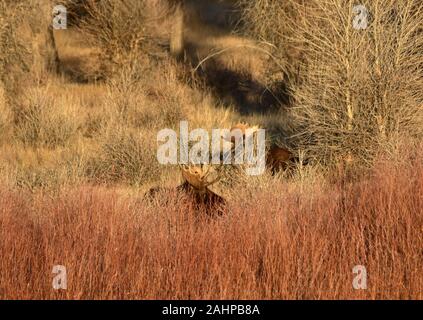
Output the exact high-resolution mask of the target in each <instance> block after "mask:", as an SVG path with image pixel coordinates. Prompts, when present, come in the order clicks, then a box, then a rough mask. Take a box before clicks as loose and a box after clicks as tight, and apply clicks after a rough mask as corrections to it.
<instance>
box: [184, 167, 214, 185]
mask: <svg viewBox="0 0 423 320" xmlns="http://www.w3.org/2000/svg"><path fill="white" fill-rule="evenodd" d="M181 172H182V176H183V178H184V179H185V181H186V182H188V183H189V184H190V185H191V186H192V187H194V188H195V189H196V190H198V191H205V190H206V189H207V187H209V186H211V185H212V184H214V183H216V182H217V181H219V179H220V175H219V174H217V172H216V170H214V168H213V167H212V166H210V165H207V164H203V165H182V166H181ZM213 174H215V175H216V176H215V177H212V175H213Z"/></svg>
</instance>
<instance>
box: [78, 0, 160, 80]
mask: <svg viewBox="0 0 423 320" xmlns="http://www.w3.org/2000/svg"><path fill="white" fill-rule="evenodd" d="M83 9H84V10H85V12H86V14H85V17H84V18H83V19H82V20H81V22H80V24H79V28H80V29H81V31H82V32H84V33H85V34H86V35H87V36H88V39H89V40H90V41H91V42H92V43H93V44H94V45H95V46H96V47H98V48H100V49H101V51H102V57H101V59H102V62H103V64H104V65H103V69H104V70H103V75H104V76H105V77H108V76H109V75H113V74H114V73H115V72H116V71H117V70H119V68H120V67H122V66H124V65H128V64H130V63H131V61H133V60H134V59H137V60H141V59H144V61H143V62H142V63H144V64H145V63H146V61H145V59H147V58H148V56H155V55H160V54H161V53H162V51H163V49H162V48H160V46H159V45H160V43H162V44H163V41H168V40H167V37H165V38H164V39H163V38H162V37H160V29H158V28H157V27H156V26H157V22H158V21H159V20H163V18H164V17H165V16H166V14H167V6H166V5H165V4H164V2H163V1H161V0H153V1H144V0H142V1H138V0H113V1H96V0H88V1H85V2H84V3H83Z"/></svg>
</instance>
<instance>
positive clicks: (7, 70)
mask: <svg viewBox="0 0 423 320" xmlns="http://www.w3.org/2000/svg"><path fill="white" fill-rule="evenodd" d="M51 4H52V3H51V2H50V0H39V1H21V0H19V1H9V0H0V79H1V80H3V81H4V83H5V85H6V89H7V91H8V92H11V93H13V94H16V92H19V91H20V90H21V89H22V87H23V85H24V84H34V83H38V82H39V81H40V80H45V78H46V74H47V73H48V72H50V71H56V70H57V67H58V57H57V50H56V47H55V43H54V37H53V31H52V27H51V12H52V5H51Z"/></svg>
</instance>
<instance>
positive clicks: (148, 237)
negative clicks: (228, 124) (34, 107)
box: [0, 159, 423, 299]
mask: <svg viewBox="0 0 423 320" xmlns="http://www.w3.org/2000/svg"><path fill="white" fill-rule="evenodd" d="M312 189H313V190H314V191H313V192H314V193H313V196H311V195H310V193H308V192H307V193H306V192H300V191H299V190H293V189H292V188H291V189H289V191H288V188H286V185H285V183H284V182H283V181H281V182H279V183H277V185H275V186H272V188H271V190H264V191H262V192H260V193H257V194H254V195H252V196H249V197H246V201H245V202H244V203H230V204H229V208H228V213H227V215H226V216H224V217H221V218H213V219H211V218H204V217H202V216H201V215H200V216H199V215H198V214H195V213H193V212H191V211H190V210H189V208H187V207H186V206H185V205H184V203H183V201H182V200H177V199H175V202H176V205H175V204H174V203H169V204H167V205H166V204H162V205H160V204H158V206H157V207H151V206H150V207H149V206H148V205H146V204H145V203H144V202H143V201H141V200H139V199H138V200H137V199H135V198H128V197H127V198H123V197H122V196H118V194H117V192H115V191H113V190H105V189H100V188H91V187H79V188H76V189H73V190H68V191H63V192H62V193H61V194H59V195H54V196H52V195H48V194H36V195H30V194H25V193H22V192H16V191H8V190H0V243H1V245H0V256H1V259H0V298H1V299H6V298H7V299H24V298H25V299H112V298H117V299H338V298H345V299H379V298H387V299H399V298H401V299H410V298H415V299H422V297H423V276H422V270H423V256H422V254H423V253H422V249H423V215H422V211H423V197H422V195H423V165H422V162H421V159H419V160H418V161H417V160H416V161H414V162H413V163H411V164H409V165H406V166H400V165H397V166H389V165H386V164H382V165H380V166H379V168H377V169H375V170H373V171H372V172H371V173H369V174H368V175H367V176H366V177H363V178H362V179H361V180H360V181H359V182H355V183H345V182H342V181H338V182H335V183H333V184H332V185H330V187H322V186H318V185H316V186H313V187H312ZM169 197H172V195H169ZM53 265H64V266H66V268H67V275H68V280H67V290H54V289H53V288H52V279H53V276H54V274H53V273H52V268H53ZM355 265H364V266H365V267H366V269H367V276H368V279H367V290H355V289H353V286H352V281H353V279H354V277H355V274H353V272H352V269H353V267H354V266H355Z"/></svg>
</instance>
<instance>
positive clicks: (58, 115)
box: [14, 86, 82, 148]
mask: <svg viewBox="0 0 423 320" xmlns="http://www.w3.org/2000/svg"><path fill="white" fill-rule="evenodd" d="M78 112H79V110H78V107H77V106H75V105H74V104H70V103H69V101H66V99H55V97H53V96H51V95H50V94H49V87H48V86H47V87H46V88H41V89H31V90H29V92H28V93H27V94H26V95H25V98H24V101H23V105H21V106H19V107H16V108H15V110H14V135H15V138H16V139H17V140H18V141H20V142H22V143H23V144H24V145H30V146H35V147H36V146H45V147H49V148H55V147H58V146H65V145H66V144H67V143H68V141H69V140H70V139H72V138H74V137H75V136H76V135H77V133H78V130H79V127H80V125H81V123H82V120H81V117H80V114H79V113H78Z"/></svg>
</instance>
